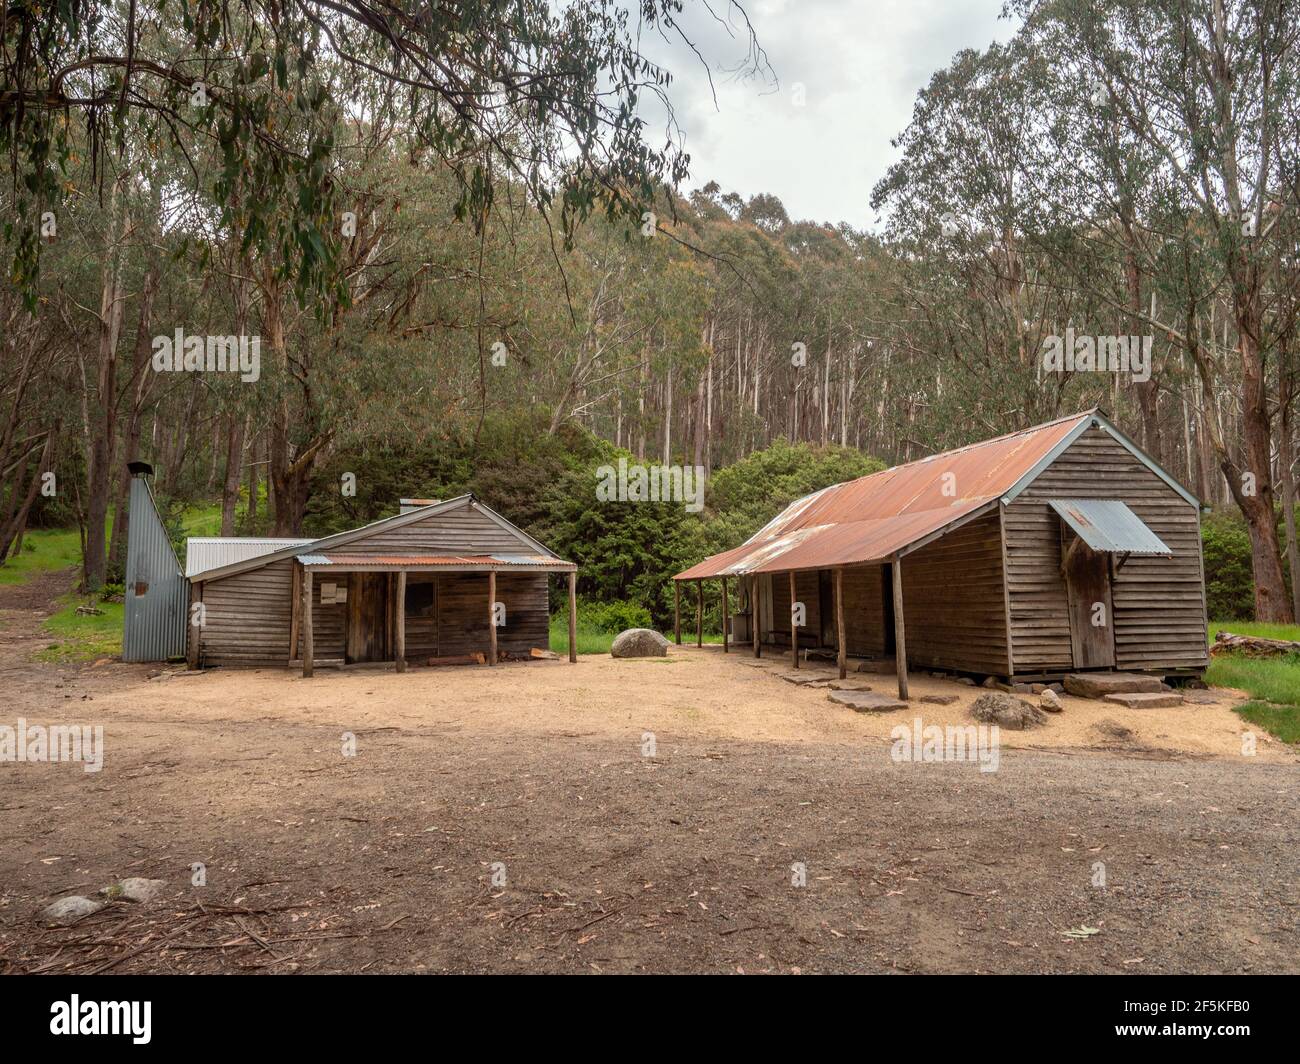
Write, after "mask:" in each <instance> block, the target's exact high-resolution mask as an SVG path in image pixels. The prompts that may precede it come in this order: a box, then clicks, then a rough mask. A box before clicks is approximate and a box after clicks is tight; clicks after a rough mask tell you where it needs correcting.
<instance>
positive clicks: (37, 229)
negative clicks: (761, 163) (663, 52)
mask: <svg viewBox="0 0 1300 1064" xmlns="http://www.w3.org/2000/svg"><path fill="white" fill-rule="evenodd" d="M732 6H733V8H734V7H735V5H732ZM561 7H562V10H561V11H559V12H552V11H550V8H549V5H547V4H545V3H531V2H530V3H525V4H518V5H516V4H510V5H505V4H463V5H447V6H445V7H443V8H440V9H439V11H440V13H439V14H438V15H437V16H436V17H434V16H430V19H429V20H424V21H421V20H420V19H418V18H414V17H412V18H410V19H408V18H406V16H404V15H401V14H399V12H400V11H401V10H402V9H401V8H397V7H394V8H391V9H389V8H385V9H384V10H385V11H387V12H388V14H387V15H385V16H384V17H386V18H388V19H390V21H389V22H388V23H386V25H387V26H388V28H389V29H390V30H392V31H393V33H392V35H390V36H385V34H383V33H379V32H376V31H375V30H374V26H373V23H372V22H367V19H366V18H365V17H362V16H359V15H358V14H357V12H358V11H361V10H363V9H362V8H361V7H354V6H353V5H349V4H344V5H340V6H338V7H336V6H335V5H325V4H315V3H301V4H291V5H283V6H281V5H275V4H262V3H252V4H248V5H233V4H226V3H221V2H212V3H203V4H199V5H191V6H190V7H186V8H182V7H180V6H177V5H165V6H164V5H139V8H138V9H137V5H135V4H134V3H132V4H129V5H127V4H113V5H90V4H83V3H71V4H68V5H59V6H58V13H57V15H56V16H55V17H54V23H55V26H56V28H55V29H54V30H52V31H49V32H46V30H44V29H42V28H41V26H42V25H43V23H42V18H43V17H44V16H43V15H42V13H41V12H40V10H39V7H38V5H36V4H34V3H27V2H20V3H19V4H18V5H17V7H16V8H15V9H11V14H10V15H9V17H8V20H7V22H6V23H5V25H4V27H3V29H2V30H0V32H2V33H3V46H4V68H3V84H2V85H0V148H3V149H4V157H5V159H6V160H7V165H8V166H9V167H10V170H11V173H10V175H8V176H7V179H6V180H5V181H3V182H0V214H2V215H3V217H4V218H5V219H6V224H5V229H4V245H3V249H4V255H5V260H6V275H7V279H6V283H5V284H4V285H3V286H2V287H0V322H2V323H3V330H2V332H3V339H2V340H0V367H2V368H3V375H2V380H0V419H2V420H0V475H2V477H3V482H2V483H0V560H2V559H3V556H4V555H5V554H6V553H8V552H9V551H10V550H12V549H13V548H14V546H15V543H16V542H17V541H18V540H19V538H20V537H21V534H22V531H23V529H24V527H28V526H35V525H42V526H55V525H60V526H62V525H76V526H78V527H80V528H81V529H82V534H83V539H84V546H85V584H86V586H87V587H88V588H94V587H97V586H98V585H100V584H101V583H103V582H104V580H105V579H106V578H108V577H110V576H111V575H112V574H113V572H114V569H115V568H117V569H119V570H120V565H121V562H122V559H123V557H124V542H123V539H124V536H123V535H122V532H123V530H124V524H123V523H120V522H119V523H116V524H110V522H109V520H108V519H109V517H110V515H111V514H112V513H113V512H115V511H120V510H121V508H122V507H123V505H124V500H125V493H126V487H127V474H126V470H125V463H126V461H127V460H130V459H137V458H138V459H141V460H145V461H148V462H150V463H151V464H152V465H153V466H154V468H155V470H156V487H157V490H158V492H159V494H160V495H161V496H162V497H163V498H164V499H165V500H167V501H168V503H169V504H170V505H180V504H184V503H190V504H198V503H203V502H212V501H217V502H219V504H220V506H221V511H222V519H221V532H222V533H223V534H249V533H263V534H275V535H289V534H293V533H298V532H303V531H306V532H316V531H324V530H329V529H335V528H340V527H348V526H350V525H353V524H356V523H359V522H361V521H363V520H368V519H371V518H373V517H376V516H380V515H383V514H386V513H391V512H394V510H395V507H396V505H397V499H398V497H399V496H402V495H422V496H427V495H432V496H435V497H440V496H445V495H446V494H448V493H451V492H456V491H462V490H474V491H475V492H477V493H478V494H480V495H481V496H482V497H483V498H484V499H486V500H487V501H488V502H489V503H490V504H491V505H493V506H498V507H499V508H500V509H501V510H502V511H503V512H504V513H506V514H507V515H509V516H511V517H512V518H513V519H515V520H517V521H518V522H519V523H520V524H522V525H524V526H525V527H528V528H529V529H530V530H532V531H534V532H535V533H536V534H537V535H539V536H541V537H542V538H544V539H546V540H547V541H548V542H551V543H552V544H553V545H554V546H555V547H556V548H557V549H560V550H562V551H565V552H568V553H569V554H570V555H571V556H572V557H574V558H575V560H577V561H579V562H580V563H581V564H582V566H583V581H584V589H583V590H584V593H585V594H589V595H592V596H597V597H608V598H632V599H634V600H637V601H641V602H644V603H645V604H647V605H651V604H653V605H654V607H655V608H656V610H658V609H661V608H662V605H663V603H662V599H661V595H662V587H661V585H662V580H663V578H664V577H665V576H666V575H668V574H669V573H671V572H672V571H675V569H676V568H680V567H683V566H685V565H686V564H688V563H689V562H691V561H694V560H696V559H697V558H699V557H701V556H703V555H704V554H706V553H708V552H710V551H713V550H718V549H722V548H724V547H728V546H732V545H734V544H735V543H736V542H739V539H740V538H743V536H745V535H748V534H749V533H751V532H752V531H754V529H756V528H757V527H758V526H759V525H760V524H761V523H762V521H763V520H766V519H767V518H768V517H770V516H771V513H772V512H774V511H775V508H777V507H778V506H779V505H781V504H783V503H784V502H786V501H788V500H789V499H790V498H793V497H794V495H795V494H797V493H799V492H802V491H807V490H811V489H813V488H815V487H820V486H824V484H826V483H831V482H834V481H835V480H839V479H844V478H845V477H847V476H854V475H859V474H860V473H862V472H867V471H870V470H871V469H875V468H879V467H880V465H881V464H882V463H883V464H892V463H895V462H899V461H906V460H910V459H914V458H918V457H922V456H924V455H927V454H931V453H934V452H936V451H939V450H943V449H946V448H949V447H954V446H958V445H961V444H964V443H969V442H973V441H974V440H977V439H982V438H985V437H988V436H993V435H998V434H1001V433H1004V432H1007V431H1011V430H1014V429H1017V428H1022V427H1025V426H1029V425H1033V424H1036V423H1038V422H1041V421H1045V420H1048V419H1050V418H1052V417H1054V416H1057V415H1059V414H1063V413H1069V412H1073V411H1076V410H1080V409H1084V408H1087V407H1090V406H1093V405H1100V406H1102V407H1103V408H1105V409H1106V410H1107V412H1108V413H1110V414H1111V415H1112V416H1113V417H1114V418H1115V420H1116V421H1117V422H1118V423H1119V424H1121V425H1123V426H1124V427H1125V428H1126V431H1128V432H1129V434H1130V435H1131V436H1132V437H1133V438H1134V440H1135V441H1136V442H1138V443H1139V444H1141V445H1142V446H1143V447H1144V448H1145V449H1146V450H1147V451H1148V452H1150V453H1151V454H1152V455H1153V456H1154V457H1155V458H1156V459H1157V460H1158V461H1160V462H1162V463H1163V464H1164V465H1165V466H1166V467H1167V468H1169V469H1170V470H1171V472H1172V473H1173V474H1174V475H1175V476H1177V477H1178V478H1180V479H1181V480H1182V481H1183V482H1184V483H1185V484H1187V486H1188V487H1189V488H1190V489H1191V490H1192V491H1193V492H1194V493H1195V494H1197V495H1198V496H1199V497H1200V498H1202V499H1203V500H1205V501H1206V502H1208V503H1211V504H1214V505H1215V506H1217V507H1219V508H1220V509H1222V510H1223V511H1224V512H1225V514H1227V515H1231V516H1225V517H1224V518H1223V520H1224V521H1227V522H1228V524H1229V525H1234V523H1235V527H1236V528H1239V529H1241V528H1244V530H1245V533H1246V536H1245V539H1244V540H1243V543H1244V544H1245V546H1244V547H1243V548H1242V549H1246V550H1248V551H1249V558H1248V560H1247V561H1248V564H1249V566H1250V569H1251V572H1252V574H1253V577H1252V583H1253V588H1254V600H1253V602H1252V603H1248V604H1246V606H1244V607H1243V609H1244V608H1251V609H1253V611H1254V612H1255V613H1256V614H1257V615H1258V616H1259V618H1260V619H1265V620H1281V619H1289V618H1290V617H1291V616H1292V615H1293V610H1294V606H1293V600H1292V592H1291V590H1290V588H1289V586H1288V584H1289V581H1288V579H1287V576H1286V572H1287V570H1288V569H1293V568H1295V567H1296V566H1297V564H1298V560H1297V554H1296V539H1295V529H1294V521H1285V520H1283V519H1282V513H1283V511H1284V510H1285V509H1287V508H1288V507H1285V506H1284V505H1283V503H1284V500H1285V502H1287V503H1290V504H1292V505H1291V506H1290V507H1289V508H1290V509H1292V510H1294V491H1295V489H1294V479H1293V467H1294V460H1295V458H1294V444H1295V436H1296V427H1295V417H1294V392H1295V388H1296V373H1297V353H1296V345H1297V338H1296V317H1295V315H1296V295H1297V286H1298V285H1300V252H1298V250H1297V249H1300V225H1298V223H1297V209H1298V208H1300V170H1298V169H1297V164H1298V163H1300V95H1298V94H1297V91H1296V75H1297V70H1298V68H1297V61H1296V54H1295V47H1294V36H1295V33H1296V24H1297V23H1296V19H1295V11H1294V9H1293V5H1290V4H1285V3H1284V4H1273V3H1269V4H1264V3H1232V4H1226V5H1218V4H1215V5H1210V4H1201V3H1193V2H1190V0H1171V2H1156V0H1142V2H1139V0H1133V2H1107V3H1102V4H1085V3H1074V2H1066V3H1056V4H1052V5H1040V4H1037V3H1032V2H1030V0H1016V2H1015V3H1013V4H1012V8H1013V9H1014V11H1015V13H1016V15H1017V17H1018V18H1019V19H1021V20H1023V26H1022V28H1021V29H1020V31H1019V33H1018V34H1017V35H1016V36H1015V38H1014V39H1013V41H1012V42H1011V43H1010V44H1009V45H1007V46H995V47H993V48H991V49H989V50H987V51H985V52H982V53H976V52H963V53H960V54H959V55H957V56H956V57H954V59H953V60H952V63H951V65H950V66H949V67H948V68H947V69H945V70H941V71H939V72H938V73H936V74H935V75H934V77H933V80H932V81H931V83H930V85H929V87H928V88H927V89H926V90H925V91H924V92H923V93H922V94H921V95H920V97H919V98H918V100H917V102H916V107H915V111H914V114H913V119H912V122H911V124H910V125H909V126H908V128H907V129H905V130H902V131H900V134H899V141H898V147H899V152H900V159H899V161H898V163H897V164H896V165H895V166H894V167H893V169H892V170H891V171H890V172H889V173H888V175H887V176H886V177H885V179H884V180H882V181H881V182H880V183H879V184H878V186H877V187H876V188H875V190H874V194H873V205H874V206H875V207H876V209H877V210H878V211H879V212H880V217H881V222H880V225H879V227H878V228H877V229H875V230H873V231H871V232H861V231H857V230H855V229H853V228H852V227H850V226H848V225H845V224H838V223H837V222H836V221H835V220H833V219H804V220H799V219H796V218H791V217H790V216H789V213H788V212H787V208H786V206H784V205H783V204H782V203H781V202H780V200H779V199H777V198H776V197H775V196H772V195H767V194H761V193H760V194H751V195H748V196H742V195H740V194H738V193H737V192H736V191H735V190H732V189H730V188H724V187H720V186H719V185H718V184H717V183H716V182H712V181H707V178H708V177H709V175H707V174H693V175H691V178H692V180H691V182H687V181H686V176H687V168H688V165H689V159H688V158H687V157H686V155H685V153H684V152H683V151H682V150H681V146H680V144H679V143H677V142H676V141H675V140H674V139H673V138H672V137H671V136H670V137H669V139H668V140H667V142H666V143H663V142H662V140H663V138H662V137H661V136H659V135H658V134H656V133H652V132H651V131H650V130H648V129H647V128H646V127H644V126H643V125H642V124H641V123H640V121H639V120H638V119H636V117H635V115H636V113H637V104H638V99H639V98H640V96H642V95H643V94H644V95H649V94H652V93H653V94H655V95H658V94H660V93H663V94H667V95H668V96H670V95H671V78H670V72H668V71H664V70H662V69H660V68H657V67H654V66H652V65H650V64H649V63H648V62H646V61H645V60H643V59H640V58H639V55H638V52H637V47H636V43H635V42H636V33H635V30H636V26H635V25H634V24H633V23H632V22H630V21H629V20H628V17H627V15H626V13H621V9H619V8H618V6H617V5H614V4H612V3H603V2H600V0H587V2H583V3H574V4H566V5H561ZM1225 9H1226V11H1227V14H1226V15H1225V13H1224V12H1225ZM367 10H368V9H367ZM674 10H675V5H674V4H671V3H660V4H650V5H647V11H648V12H649V13H650V15H649V17H651V18H652V19H658V24H659V25H660V26H661V27H663V28H666V29H669V30H671V28H672V27H673V21H672V17H673V11H674ZM735 10H739V9H738V8H736V9H735ZM742 14H743V13H742ZM733 17H734V18H736V22H737V25H738V26H740V27H742V32H741V39H747V40H748V41H749V43H748V44H747V48H748V49H749V51H748V56H747V59H746V62H747V64H748V66H749V68H750V69H751V70H752V71H754V72H756V73H758V74H760V75H762V76H765V77H775V76H776V74H779V73H780V72H775V73H773V72H771V71H767V70H765V59H764V56H763V53H762V50H761V43H760V42H761V41H762V25H761V22H760V23H758V24H756V25H755V26H754V33H755V36H753V37H752V38H751V37H747V29H745V27H747V26H748V23H747V20H745V19H743V18H741V17H740V16H736V15H735V13H734V11H733ZM439 20H444V21H439ZM682 61H683V62H699V61H707V60H701V59H698V58H697V57H696V56H695V55H693V54H692V51H691V50H690V49H689V48H683V59H682ZM574 70H580V71H581V72H582V73H581V77H578V78H575V77H573V76H571V75H572V72H573V71H574ZM826 150H827V158H826V159H825V160H821V161H814V160H810V162H809V165H828V166H829V165H833V164H834V154H835V147H834V145H833V144H827V146H826ZM754 180H755V184H756V186H758V187H761V175H755V177H754ZM689 188H695V189H696V191H694V192H689V191H686V190H687V189H689ZM866 191H867V190H865V189H864V195H865V194H866ZM1076 333H1077V334H1080V335H1083V334H1087V335H1089V336H1094V335H1099V336H1100V335H1104V336H1109V335H1118V336H1124V337H1129V336H1132V337H1135V338H1148V337H1149V338H1150V339H1149V341H1148V343H1149V347H1148V348H1147V350H1148V351H1149V358H1150V361H1149V365H1147V366H1145V367H1140V368H1137V370H1136V371H1135V368H1134V367H1132V366H1130V367H1128V368H1127V369H1126V370H1125V371H1122V372H1098V371H1096V370H1095V369H1093V368H1091V367H1090V366H1089V365H1086V364H1085V365H1079V366H1076V365H1074V363H1073V361H1072V362H1071V366H1072V367H1073V368H1066V367H1063V366H1061V367H1058V366H1057V365H1055V364H1052V363H1051V362H1050V361H1048V360H1046V359H1045V357H1044V356H1045V353H1046V352H1050V351H1051V350H1052V339H1053V338H1059V337H1061V336H1069V337H1071V338H1072V337H1073V336H1074V335H1075V334H1076ZM211 336H217V337H233V338H239V337H245V338H248V337H254V338H256V340H257V345H258V346H257V347H256V348H255V350H256V352H257V353H258V356H259V361H258V364H257V366H256V369H255V370H252V369H250V364H246V365H245V366H244V367H243V368H242V369H241V368H238V367H237V368H235V369H233V370H226V371H216V372H214V371H210V370H209V371H203V372H192V371H186V370H185V369H184V368H182V369H180V370H176V369H169V368H162V369H160V368H159V351H160V350H162V349H169V348H170V347H173V346H174V347H175V348H176V349H177V350H178V352H179V351H180V350H183V349H184V340H185V338H187V337H211ZM159 338H163V340H164V341H165V342H164V343H163V344H162V345H160V342H159ZM1139 348H1140V345H1139V344H1137V343H1135V344H1134V350H1135V351H1136V350H1138V349H1139ZM232 350H234V349H233V348H232ZM245 350H246V351H247V345H245ZM792 443H793V444H806V445H808V446H807V447H801V448H793V447H791V444H792ZM616 449H622V451H623V452H625V453H626V454H628V455H629V456H631V457H633V458H635V459H638V460H644V461H646V462H658V463H664V464H669V465H675V464H682V465H695V466H702V467H704V469H705V470H707V471H708V472H709V474H710V477H709V481H708V484H709V487H708V491H707V493H706V500H705V501H706V507H705V510H704V511H703V513H702V514H699V515H696V514H692V513H687V512H684V511H683V510H682V508H681V507H680V506H677V507H673V506H667V505H653V506H630V505H621V506H598V505H597V503H596V496H595V481H594V470H595V468H596V467H597V466H598V465H600V464H602V463H603V462H608V461H610V460H611V458H612V457H613V456H615V455H616V454H617V450H616ZM49 473H53V474H54V477H53V479H52V480H51V479H50V478H48V477H47V476H46V475H47V474H49ZM349 473H350V474H353V475H354V476H355V484H356V492H355V494H354V495H353V494H349V493H346V492H345V489H344V484H345V483H346V482H347V477H346V474H349ZM1288 557H1289V558H1290V560H1291V561H1290V565H1288V564H1287V562H1286V559H1287V558H1288ZM1238 561H1240V558H1239V557H1238Z"/></svg>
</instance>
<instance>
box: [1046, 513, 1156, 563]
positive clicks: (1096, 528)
mask: <svg viewBox="0 0 1300 1064" xmlns="http://www.w3.org/2000/svg"><path fill="white" fill-rule="evenodd" d="M1047 501H1048V503H1049V504H1050V505H1051V507H1052V509H1053V510H1055V511H1056V512H1057V513H1058V514H1060V515H1061V520H1062V521H1064V522H1065V523H1066V524H1067V525H1069V526H1070V527H1071V528H1072V529H1074V530H1075V532H1077V533H1078V534H1079V538H1080V539H1082V540H1083V541H1084V543H1086V544H1088V546H1089V547H1091V548H1092V549H1093V550H1095V551H1107V552H1110V553H1114V554H1163V555H1166V556H1168V555H1172V554H1173V551H1171V550H1170V549H1169V548H1168V547H1166V546H1165V545H1164V543H1163V541H1162V540H1161V539H1160V537H1159V536H1157V535H1156V534H1155V533H1154V532H1152V531H1151V529H1150V528H1148V527H1147V526H1146V524H1144V523H1143V521H1142V518H1140V517H1138V515H1137V514H1135V513H1134V512H1133V511H1132V510H1130V509H1129V508H1128V507H1127V506H1126V505H1125V504H1124V503H1122V502H1121V501H1120V500H1119V499H1048V500H1047Z"/></svg>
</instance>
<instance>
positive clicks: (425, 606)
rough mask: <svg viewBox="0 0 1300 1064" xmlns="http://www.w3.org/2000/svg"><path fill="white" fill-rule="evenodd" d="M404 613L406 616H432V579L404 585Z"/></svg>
mask: <svg viewBox="0 0 1300 1064" xmlns="http://www.w3.org/2000/svg"><path fill="white" fill-rule="evenodd" d="M406 615H407V616H408V617H432V616H433V581H432V580H429V581H426V582H424V583H420V584H407V585H406Z"/></svg>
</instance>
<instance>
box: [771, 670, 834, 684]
mask: <svg viewBox="0 0 1300 1064" xmlns="http://www.w3.org/2000/svg"><path fill="white" fill-rule="evenodd" d="M781 679H783V680H784V681H785V682H786V683H792V684H797V685H798V686H800V687H806V686H808V685H809V684H817V683H826V681H827V676H826V674H825V673H820V672H783V673H781Z"/></svg>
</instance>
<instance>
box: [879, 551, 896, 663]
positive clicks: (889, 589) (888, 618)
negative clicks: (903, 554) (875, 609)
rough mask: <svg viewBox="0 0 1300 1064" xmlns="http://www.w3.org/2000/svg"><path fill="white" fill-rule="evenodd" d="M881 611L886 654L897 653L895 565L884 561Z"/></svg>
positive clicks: (881, 571) (882, 565) (881, 569)
mask: <svg viewBox="0 0 1300 1064" xmlns="http://www.w3.org/2000/svg"><path fill="white" fill-rule="evenodd" d="M880 602H881V607H880V613H881V616H882V617H884V619H885V620H884V625H883V627H884V633H883V634H884V637H885V656H886V657H891V656H892V655H893V654H894V653H895V647H896V646H897V644H896V643H895V642H894V565H893V563H892V562H882V563H881V566H880Z"/></svg>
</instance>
